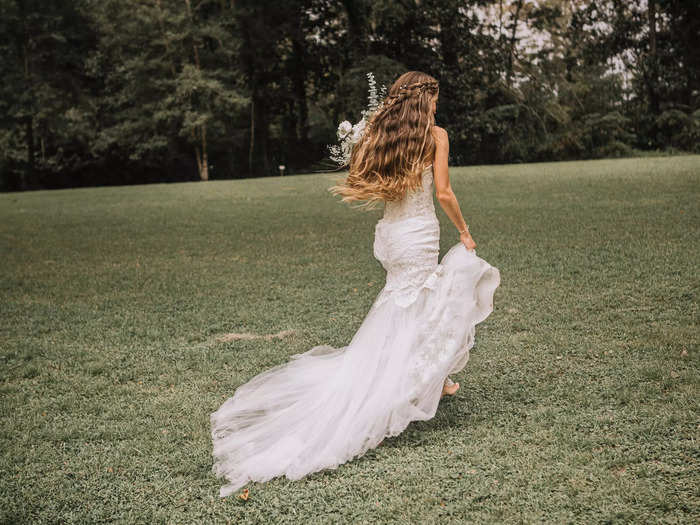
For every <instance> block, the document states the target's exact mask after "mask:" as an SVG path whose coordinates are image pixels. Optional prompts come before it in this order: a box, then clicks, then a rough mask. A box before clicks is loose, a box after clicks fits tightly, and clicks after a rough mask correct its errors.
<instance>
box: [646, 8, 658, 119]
mask: <svg viewBox="0 0 700 525" xmlns="http://www.w3.org/2000/svg"><path fill="white" fill-rule="evenodd" d="M647 14H648V17H649V61H648V63H649V72H648V78H647V89H648V92H649V106H650V108H651V112H652V114H654V115H658V114H659V112H660V100H659V91H658V76H659V74H658V60H657V56H656V0H649V5H648V9H647Z"/></svg>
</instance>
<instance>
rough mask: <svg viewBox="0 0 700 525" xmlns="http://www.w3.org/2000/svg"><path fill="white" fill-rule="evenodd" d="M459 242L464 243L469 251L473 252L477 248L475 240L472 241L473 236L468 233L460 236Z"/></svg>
mask: <svg viewBox="0 0 700 525" xmlns="http://www.w3.org/2000/svg"><path fill="white" fill-rule="evenodd" d="M459 240H460V241H462V243H464V246H466V247H467V250H470V251H471V250H473V249H474V248H476V243H475V242H474V239H472V236H471V234H470V233H469V232H468V231H466V232H464V233H461V234H460V235H459Z"/></svg>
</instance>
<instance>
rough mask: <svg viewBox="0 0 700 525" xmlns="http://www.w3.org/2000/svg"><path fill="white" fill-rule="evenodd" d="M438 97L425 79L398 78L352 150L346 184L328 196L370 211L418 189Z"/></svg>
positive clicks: (434, 84) (431, 144)
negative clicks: (378, 205) (432, 106)
mask: <svg viewBox="0 0 700 525" xmlns="http://www.w3.org/2000/svg"><path fill="white" fill-rule="evenodd" d="M438 91H439V84H438V81H437V80H435V79H434V78H433V77H431V76H430V75H428V74H426V73H422V72H420V71H408V72H407V73H404V74H403V75H401V76H400V77H399V78H398V79H397V80H396V81H395V82H394V83H393V84H392V86H391V88H390V89H389V92H388V94H387V96H386V98H385V99H384V101H383V103H382V104H381V107H380V109H379V110H378V111H377V112H375V113H374V114H373V115H372V116H371V117H370V119H369V121H368V122H367V126H366V128H365V131H364V133H363V135H362V137H361V138H360V140H359V141H358V142H357V144H355V146H354V147H353V149H352V153H351V155H350V163H349V173H348V176H347V177H346V178H345V181H344V182H343V183H341V184H339V185H337V186H333V187H331V188H328V190H329V191H330V192H331V193H333V194H334V195H341V196H342V199H341V200H342V201H344V202H350V201H365V202H364V204H361V205H360V206H358V207H364V208H373V207H374V206H375V205H376V204H377V203H378V202H379V201H394V200H399V199H401V198H403V196H404V195H405V194H406V193H407V192H408V191H411V190H413V189H415V188H417V187H419V186H420V185H421V174H422V172H423V164H424V162H425V160H427V159H432V158H433V155H434V153H435V139H434V138H433V135H432V133H431V128H432V127H433V126H434V125H435V117H434V115H433V112H432V111H431V103H432V101H433V99H435V98H437V95H438Z"/></svg>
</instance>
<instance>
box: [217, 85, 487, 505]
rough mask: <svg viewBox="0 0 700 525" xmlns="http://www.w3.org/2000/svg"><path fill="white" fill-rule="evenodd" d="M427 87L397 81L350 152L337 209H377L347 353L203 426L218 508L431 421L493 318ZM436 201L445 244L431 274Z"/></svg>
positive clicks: (271, 384) (244, 397) (296, 358)
mask: <svg viewBox="0 0 700 525" xmlns="http://www.w3.org/2000/svg"><path fill="white" fill-rule="evenodd" d="M437 99H438V82H437V81H436V80H435V79H434V78H433V77H431V76H429V75H427V74H425V73H421V72H418V71H409V72H407V73H404V74H403V75H401V76H400V77H399V78H398V79H397V80H396V82H394V84H393V85H392V86H391V88H390V89H389V92H388V94H387V97H386V98H385V100H384V103H383V104H382V106H381V107H380V108H379V110H378V111H377V112H375V113H374V114H373V115H372V116H371V117H370V119H369V122H368V123H367V127H366V129H365V131H364V133H363V135H362V136H361V138H360V140H359V142H357V144H356V145H355V146H354V147H353V150H352V154H351V157H350V165H349V174H348V176H347V178H346V180H345V181H344V183H343V184H341V185H339V186H333V187H332V188H329V189H330V191H331V192H333V193H334V194H335V195H341V196H342V200H343V201H346V202H348V201H363V202H364V204H363V206H365V207H366V206H370V207H371V206H373V205H375V204H377V203H378V202H379V201H383V202H384V215H383V217H382V218H381V219H380V220H379V221H378V223H377V225H376V228H375V235H374V256H375V257H376V258H377V259H378V260H379V262H381V264H382V266H383V267H384V269H385V270H386V272H387V274H386V284H385V286H384V288H383V289H382V290H381V291H380V293H379V294H378V296H377V297H376V299H375V301H374V303H373V304H372V306H371V308H370V310H369V312H368V313H367V315H366V317H365V318H364V320H363V322H362V324H361V325H360V327H359V328H358V330H357V331H356V333H355V335H354V336H353V337H352V340H351V341H350V342H349V343H348V344H347V346H344V347H341V348H334V347H332V346H329V345H320V346H315V347H313V348H311V349H310V350H308V351H306V352H304V353H301V354H295V355H293V356H291V358H290V360H289V361H288V362H286V363H284V364H281V365H278V366H275V367H273V368H270V369H268V370H266V371H264V372H262V373H260V374H259V375H257V376H255V377H253V378H252V379H251V380H250V381H248V382H247V383H245V384H243V385H240V386H239V387H238V388H237V389H236V391H235V393H234V395H233V396H232V397H230V398H229V399H227V400H226V401H225V402H224V403H223V404H222V405H221V406H220V407H219V409H218V410H216V412H213V413H212V414H211V417H210V418H211V436H212V440H213V456H214V465H213V467H212V471H213V473H214V474H215V475H216V476H217V477H224V478H226V479H227V480H228V484H226V485H224V486H223V487H221V489H220V492H219V494H220V496H221V497H225V496H228V495H230V494H231V493H232V492H234V491H236V490H237V489H239V488H241V487H243V486H244V485H245V484H246V483H248V482H249V481H258V482H263V481H267V480H269V479H271V478H274V477H277V476H282V475H286V477H287V478H288V479H292V480H298V479H301V478H303V477H304V476H306V475H307V474H310V473H312V472H316V471H319V470H323V469H335V468H337V467H338V466H339V465H341V464H343V463H345V462H347V461H349V460H351V459H353V458H356V457H359V456H362V455H363V454H364V453H365V452H366V451H367V450H369V449H371V448H374V447H376V446H377V445H379V444H380V443H381V441H382V440H383V439H384V438H386V437H390V436H395V435H397V434H399V433H401V432H402V431H403V430H404V429H405V428H406V427H407V426H408V424H409V423H410V422H411V421H416V420H427V419H431V418H432V417H433V416H434V415H435V413H436V411H437V406H438V403H439V400H440V398H441V397H442V396H444V395H453V394H455V392H456V391H457V389H458V388H459V383H453V382H452V381H451V380H450V378H449V377H448V375H449V374H454V373H456V372H458V371H460V370H462V368H464V366H465V365H466V363H467V360H468V359H469V350H470V349H471V348H472V347H473V345H474V332H475V329H474V327H475V325H476V324H477V323H480V322H481V321H483V320H484V319H486V318H487V317H488V316H489V314H490V313H491V312H492V311H493V296H494V293H495V290H496V288H497V287H498V286H499V284H500V274H499V271H498V269H497V268H495V267H493V266H491V265H490V264H489V263H487V262H486V261H484V260H483V259H481V258H479V257H478V256H477V255H476V252H475V247H476V243H475V242H474V240H473V239H472V237H471V235H470V233H469V229H468V227H467V224H466V222H465V221H464V218H463V216H462V213H461V211H460V207H459V204H458V202H457V199H456V198H455V195H454V193H453V191H452V188H451V187H450V180H449V175H448V168H447V158H448V151H449V144H448V139H447V133H446V131H445V130H444V129H442V128H439V127H437V126H435V125H434V124H435V117H434V113H435V110H436V104H437ZM433 188H434V191H435V194H436V196H437V200H438V202H439V203H440V205H441V206H442V209H443V210H444V211H445V213H446V214H447V216H448V217H449V218H450V220H451V221H452V222H453V223H454V225H455V227H456V228H457V231H458V232H459V238H460V242H458V243H457V244H455V245H454V246H452V248H450V250H449V251H448V252H447V253H446V254H445V256H444V257H443V258H442V262H440V263H439V264H438V252H439V238H440V226H439V223H438V219H437V216H436V215H435V208H434V204H433V193H432V192H433Z"/></svg>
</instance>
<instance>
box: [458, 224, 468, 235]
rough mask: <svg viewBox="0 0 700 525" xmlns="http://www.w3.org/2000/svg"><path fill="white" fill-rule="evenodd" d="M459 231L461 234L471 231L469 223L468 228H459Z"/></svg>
mask: <svg viewBox="0 0 700 525" xmlns="http://www.w3.org/2000/svg"><path fill="white" fill-rule="evenodd" d="M457 231H458V232H459V234H460V235H462V234H463V233H467V232H468V231H469V225H468V224H467V227H466V228H464V229H463V230H457Z"/></svg>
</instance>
